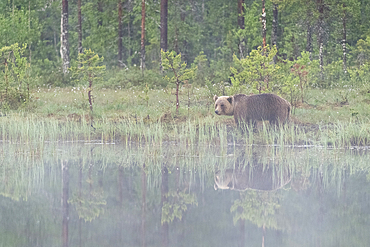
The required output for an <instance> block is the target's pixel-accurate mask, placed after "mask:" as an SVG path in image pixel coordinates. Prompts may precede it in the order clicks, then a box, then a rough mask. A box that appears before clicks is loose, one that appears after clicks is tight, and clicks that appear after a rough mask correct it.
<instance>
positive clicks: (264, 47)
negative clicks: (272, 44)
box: [261, 0, 266, 51]
mask: <svg viewBox="0 0 370 247" xmlns="http://www.w3.org/2000/svg"><path fill="white" fill-rule="evenodd" d="M261 20H262V48H263V51H265V50H266V11H265V0H262V19H261Z"/></svg>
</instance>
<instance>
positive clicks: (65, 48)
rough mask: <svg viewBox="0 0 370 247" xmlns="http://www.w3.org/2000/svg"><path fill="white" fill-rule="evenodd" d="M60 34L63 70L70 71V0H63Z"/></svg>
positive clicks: (65, 72) (64, 71)
mask: <svg viewBox="0 0 370 247" xmlns="http://www.w3.org/2000/svg"><path fill="white" fill-rule="evenodd" d="M60 29H61V32H60V33H61V34H60V55H61V57H62V71H63V73H64V74H67V73H68V68H69V44H68V0H62V16H61V26H60Z"/></svg>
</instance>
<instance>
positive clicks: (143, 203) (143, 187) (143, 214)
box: [141, 0, 147, 247]
mask: <svg viewBox="0 0 370 247" xmlns="http://www.w3.org/2000/svg"><path fill="white" fill-rule="evenodd" d="M143 1H144V0H143ZM146 180H147V177H146V173H145V164H143V168H142V170H141V246H142V247H145V246H146V241H145V240H146V186H147V185H146Z"/></svg>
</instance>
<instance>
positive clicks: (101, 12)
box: [98, 0, 103, 26]
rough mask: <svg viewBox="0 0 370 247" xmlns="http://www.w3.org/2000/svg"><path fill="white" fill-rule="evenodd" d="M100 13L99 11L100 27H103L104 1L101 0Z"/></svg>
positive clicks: (99, 4)
mask: <svg viewBox="0 0 370 247" xmlns="http://www.w3.org/2000/svg"><path fill="white" fill-rule="evenodd" d="M98 11H99V16H98V26H103V19H102V18H101V15H102V14H103V2H102V0H99V2H98Z"/></svg>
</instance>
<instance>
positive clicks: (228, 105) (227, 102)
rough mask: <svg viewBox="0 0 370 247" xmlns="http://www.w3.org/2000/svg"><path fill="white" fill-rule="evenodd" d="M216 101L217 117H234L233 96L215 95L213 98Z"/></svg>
mask: <svg viewBox="0 0 370 247" xmlns="http://www.w3.org/2000/svg"><path fill="white" fill-rule="evenodd" d="M213 100H214V101H215V113H216V114H217V115H227V116H232V115H234V105H233V101H234V98H233V96H220V97H218V96H217V95H215V96H214V97H213Z"/></svg>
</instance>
